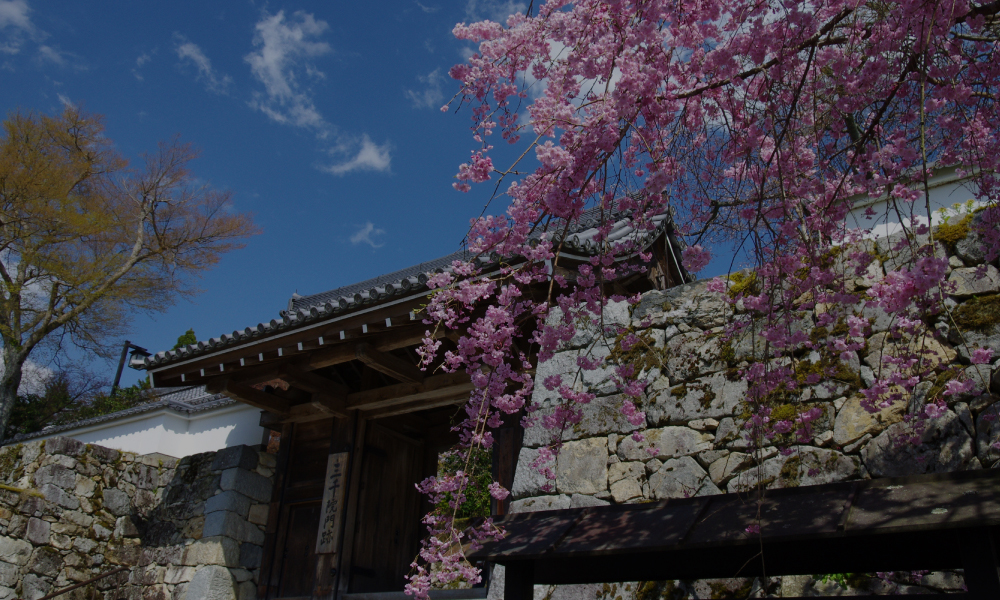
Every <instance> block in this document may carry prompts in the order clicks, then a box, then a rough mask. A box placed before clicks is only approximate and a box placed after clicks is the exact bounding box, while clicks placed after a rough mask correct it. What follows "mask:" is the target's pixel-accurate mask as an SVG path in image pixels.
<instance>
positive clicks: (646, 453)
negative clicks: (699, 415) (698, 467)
mask: <svg viewBox="0 0 1000 600" xmlns="http://www.w3.org/2000/svg"><path fill="white" fill-rule="evenodd" d="M642 435H643V440H642V441H641V442H637V441H635V440H634V439H632V436H630V435H629V436H625V438H624V439H623V440H622V441H621V442H619V443H618V456H619V457H620V458H621V459H622V460H630V461H647V460H649V459H650V458H658V459H660V460H665V459H668V458H676V457H678V456H690V455H692V454H697V453H699V452H703V451H705V450H710V449H711V448H712V440H714V439H715V436H714V435H712V434H704V433H700V432H698V431H695V430H694V429H691V428H689V427H663V428H661V429H648V430H646V431H644V432H642Z"/></svg>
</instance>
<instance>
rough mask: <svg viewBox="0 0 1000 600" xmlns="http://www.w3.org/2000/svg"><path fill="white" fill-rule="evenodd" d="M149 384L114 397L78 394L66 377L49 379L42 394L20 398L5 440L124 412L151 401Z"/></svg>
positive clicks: (103, 394) (125, 389) (99, 392)
mask: <svg viewBox="0 0 1000 600" xmlns="http://www.w3.org/2000/svg"><path fill="white" fill-rule="evenodd" d="M148 390H149V382H148V381H147V382H139V383H137V384H136V385H134V386H131V387H127V388H119V389H118V390H116V391H115V392H114V393H112V394H108V393H105V392H102V391H98V392H96V393H88V392H87V391H83V392H81V391H78V390H77V389H76V387H75V386H74V385H73V382H71V380H70V378H69V377H68V376H67V375H66V374H65V373H59V374H57V375H55V376H53V377H52V379H50V380H49V381H48V382H47V383H46V386H45V391H44V392H42V393H41V394H19V395H18V397H17V401H16V402H15V404H14V407H13V411H12V412H11V417H10V421H9V423H8V425H7V428H6V430H5V431H4V438H10V437H13V436H15V435H20V434H28V433H35V432H37V431H41V430H42V429H43V428H45V427H48V426H50V425H56V426H58V425H65V424H68V423H73V422H76V421H81V420H83V419H90V418H93V417H99V416H101V415H106V414H110V413H114V412H118V411H120V410H125V409H128V408H132V407H135V406H139V405H140V404H145V403H146V402H148V401H149V399H150V393H149V391H148Z"/></svg>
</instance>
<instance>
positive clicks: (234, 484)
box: [219, 467, 271, 502]
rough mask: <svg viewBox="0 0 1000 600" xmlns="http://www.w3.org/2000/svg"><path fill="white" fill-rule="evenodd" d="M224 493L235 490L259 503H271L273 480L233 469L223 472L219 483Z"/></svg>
mask: <svg viewBox="0 0 1000 600" xmlns="http://www.w3.org/2000/svg"><path fill="white" fill-rule="evenodd" d="M219 485H220V487H221V488H222V490H223V491H227V490H234V491H237V492H239V493H241V494H243V495H244V496H249V497H250V498H252V499H254V500H256V501H257V502H270V501H271V480H270V479H268V478H267V477H263V476H261V475H258V474H257V473H251V472H250V471H244V470H243V469H240V468H237V467H233V468H232V469H226V470H225V471H223V472H222V480H221V481H220V483H219Z"/></svg>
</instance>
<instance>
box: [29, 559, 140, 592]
mask: <svg viewBox="0 0 1000 600" xmlns="http://www.w3.org/2000/svg"><path fill="white" fill-rule="evenodd" d="M131 568H132V567H129V566H127V565H124V566H121V567H118V568H117V569H111V570H110V571H108V572H107V573H101V574H100V575H97V576H95V577H91V578H90V579H88V580H86V581H81V582H80V583H75V584H73V585H71V586H69V587H65V588H63V589H61V590H59V591H58V592H52V593H51V594H49V595H47V596H42V597H41V598H39V599H38V600H50V599H51V598H55V597H57V596H62V595H63V594H65V593H66V592H72V591H73V590H75V589H76V588H81V587H83V586H85V585H90V584H92V583H94V582H95V581H100V580H102V579H104V578H105V577H110V576H112V575H115V574H117V573H121V572H122V571H128V570H129V569H131Z"/></svg>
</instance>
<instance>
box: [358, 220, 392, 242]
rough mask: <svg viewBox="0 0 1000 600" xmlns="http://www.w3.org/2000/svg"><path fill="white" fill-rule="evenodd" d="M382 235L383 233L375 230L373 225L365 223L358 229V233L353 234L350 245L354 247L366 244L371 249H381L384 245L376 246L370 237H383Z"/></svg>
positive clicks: (369, 222)
mask: <svg viewBox="0 0 1000 600" xmlns="http://www.w3.org/2000/svg"><path fill="white" fill-rule="evenodd" d="M384 233H385V231H383V230H381V229H378V228H376V227H375V226H374V225H372V222H371V221H368V222H367V223H365V224H364V226H363V227H361V228H360V229H358V231H357V232H355V234H354V235H352V236H351V243H352V244H354V245H355V246H357V245H358V244H362V243H363V244H368V245H369V246H371V247H372V248H381V247H382V246H384V245H385V244H384V243H383V244H376V243H375V240H373V239H372V236H375V235H383V234H384Z"/></svg>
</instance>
